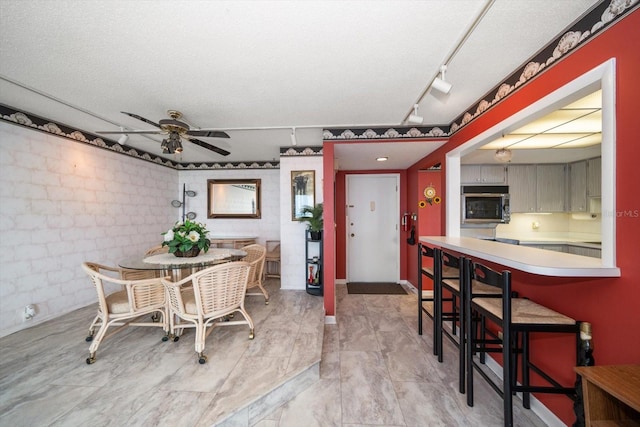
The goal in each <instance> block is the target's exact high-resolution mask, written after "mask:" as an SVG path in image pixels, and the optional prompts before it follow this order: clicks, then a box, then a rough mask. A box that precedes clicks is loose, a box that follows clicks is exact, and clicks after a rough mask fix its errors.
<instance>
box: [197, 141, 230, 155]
mask: <svg viewBox="0 0 640 427" xmlns="http://www.w3.org/2000/svg"><path fill="white" fill-rule="evenodd" d="M187 141H189V142H193V143H194V144H196V145H199V146H200V147H202V148H206V149H207V150H211V151H215V152H216V153H218V154H221V155H223V156H228V155H229V154H231V153H230V152H228V151H227V150H223V149H222V148H220V147H216V146H215V145H211V144H207V143H206V142H203V141H200V140H199V139H195V138H188V139H187Z"/></svg>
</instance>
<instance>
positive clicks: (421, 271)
mask: <svg viewBox="0 0 640 427" xmlns="http://www.w3.org/2000/svg"><path fill="white" fill-rule="evenodd" d="M438 250H439V249H438ZM435 254H436V249H434V248H431V247H429V246H427V245H423V244H422V243H419V244H418V334H419V335H422V323H423V322H422V313H423V312H424V313H426V314H427V316H429V317H430V318H431V319H432V320H433V321H434V323H433V354H434V355H438V354H439V349H440V347H439V346H438V343H437V334H436V330H437V329H436V322H435V319H436V318H437V317H438V314H437V310H438V307H437V304H436V303H435V302H436V292H437V291H438V290H439V286H436V283H440V282H441V281H442V280H443V279H448V278H451V279H458V278H459V277H460V272H459V270H458V268H457V267H455V268H454V267H450V266H448V265H445V266H443V265H442V263H441V262H437V261H436V259H435ZM425 258H431V259H432V264H433V267H428V266H427V267H425V266H423V262H424V260H425ZM436 275H437V276H438V279H436ZM423 276H426V277H427V278H429V279H430V280H431V281H432V283H433V290H423V289H422V283H423ZM425 302H426V304H425Z"/></svg>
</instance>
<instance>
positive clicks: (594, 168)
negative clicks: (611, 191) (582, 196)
mask: <svg viewBox="0 0 640 427" xmlns="http://www.w3.org/2000/svg"><path fill="white" fill-rule="evenodd" d="M601 174H602V157H596V158H594V159H589V160H587V196H588V197H600V196H601V195H602V192H601V186H602V181H601Z"/></svg>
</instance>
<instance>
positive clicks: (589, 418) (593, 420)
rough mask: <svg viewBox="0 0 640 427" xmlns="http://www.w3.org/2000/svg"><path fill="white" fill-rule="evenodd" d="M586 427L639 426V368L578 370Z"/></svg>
mask: <svg viewBox="0 0 640 427" xmlns="http://www.w3.org/2000/svg"><path fill="white" fill-rule="evenodd" d="M575 371H576V372H577V373H578V374H579V375H580V376H581V377H582V394H583V397H584V415H585V420H586V423H587V427H613V426H624V427H631V426H640V365H620V366H616V365H614V366H579V367H576V368H575Z"/></svg>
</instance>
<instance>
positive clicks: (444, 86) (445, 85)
mask: <svg viewBox="0 0 640 427" xmlns="http://www.w3.org/2000/svg"><path fill="white" fill-rule="evenodd" d="M446 71H447V66H446V65H443V66H442V67H440V76H441V77H436V78H435V80H434V81H433V83H431V87H432V88H433V89H435V90H437V91H438V92H442V93H444V94H447V93H449V92H450V91H451V83H449V82H447V81H446V80H445V78H444V73H445V72H446Z"/></svg>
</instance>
